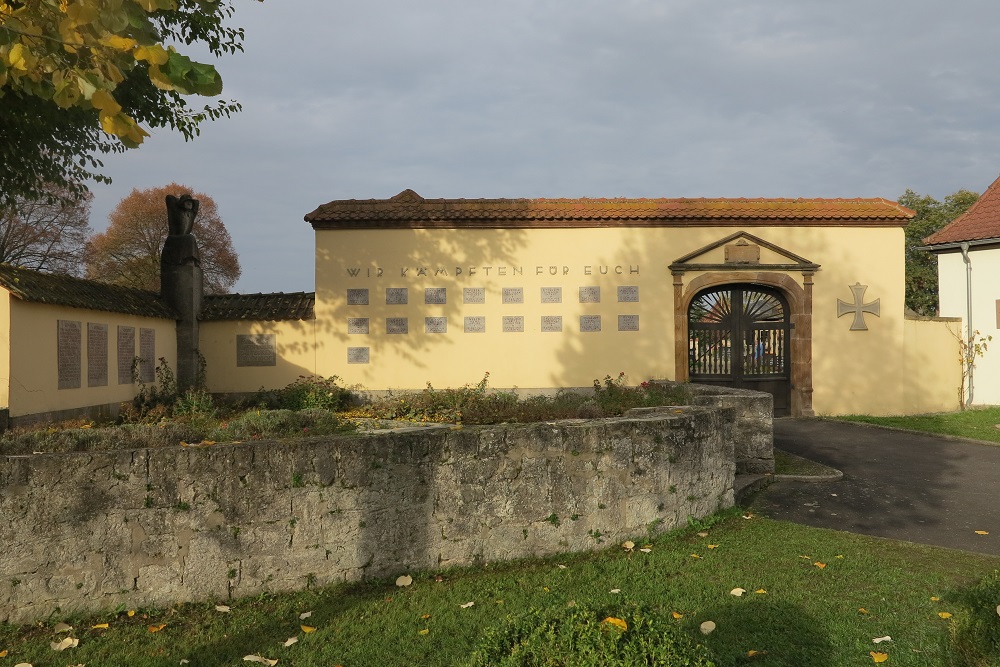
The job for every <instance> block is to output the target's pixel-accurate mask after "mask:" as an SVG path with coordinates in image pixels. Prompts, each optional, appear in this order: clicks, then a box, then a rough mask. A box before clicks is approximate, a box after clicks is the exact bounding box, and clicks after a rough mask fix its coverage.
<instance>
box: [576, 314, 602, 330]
mask: <svg viewBox="0 0 1000 667" xmlns="http://www.w3.org/2000/svg"><path fill="white" fill-rule="evenodd" d="M600 330H601V316H600V315H581V316H580V331H581V332H583V333H593V332H596V331H600Z"/></svg>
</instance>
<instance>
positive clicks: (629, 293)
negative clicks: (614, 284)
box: [618, 285, 639, 303]
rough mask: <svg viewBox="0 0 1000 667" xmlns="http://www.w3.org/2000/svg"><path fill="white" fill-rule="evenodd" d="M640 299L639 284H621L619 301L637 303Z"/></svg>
mask: <svg viewBox="0 0 1000 667" xmlns="http://www.w3.org/2000/svg"><path fill="white" fill-rule="evenodd" d="M638 301H639V286H638V285H619V286H618V303H637V302H638Z"/></svg>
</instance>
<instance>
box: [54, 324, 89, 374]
mask: <svg viewBox="0 0 1000 667" xmlns="http://www.w3.org/2000/svg"><path fill="white" fill-rule="evenodd" d="M56 326H57V329H56V336H57V338H56V347H57V349H56V354H57V358H56V360H57V364H58V368H59V370H58V375H59V388H60V389H79V388H80V372H81V368H80V367H81V363H82V362H81V360H80V357H81V349H80V347H81V345H82V343H83V341H82V340H81V338H82V330H81V325H80V323H79V322H71V321H69V320H59V321H58V323H57V325H56Z"/></svg>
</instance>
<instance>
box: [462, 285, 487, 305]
mask: <svg viewBox="0 0 1000 667" xmlns="http://www.w3.org/2000/svg"><path fill="white" fill-rule="evenodd" d="M462 302H463V303H486V288H485V287H464V288H462Z"/></svg>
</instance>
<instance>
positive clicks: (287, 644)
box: [282, 637, 299, 648]
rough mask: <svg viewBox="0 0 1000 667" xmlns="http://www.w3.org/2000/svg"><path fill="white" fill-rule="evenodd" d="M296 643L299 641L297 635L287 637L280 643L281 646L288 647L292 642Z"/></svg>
mask: <svg viewBox="0 0 1000 667" xmlns="http://www.w3.org/2000/svg"><path fill="white" fill-rule="evenodd" d="M298 643H299V638H298V637H289V638H288V639H286V640H285V643H284V644H282V646H284V647H285V648H288V647H289V646H291V645H292V644H298Z"/></svg>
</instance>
